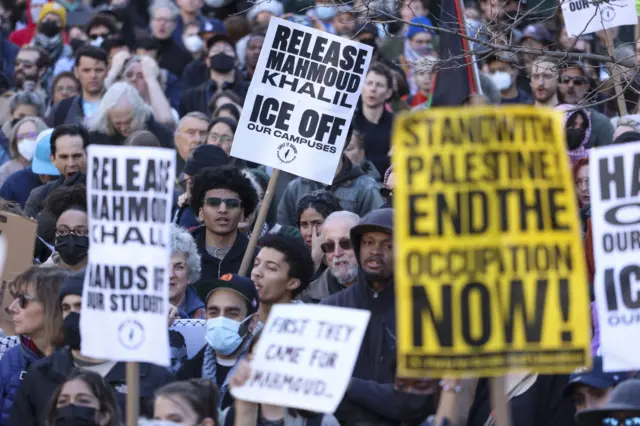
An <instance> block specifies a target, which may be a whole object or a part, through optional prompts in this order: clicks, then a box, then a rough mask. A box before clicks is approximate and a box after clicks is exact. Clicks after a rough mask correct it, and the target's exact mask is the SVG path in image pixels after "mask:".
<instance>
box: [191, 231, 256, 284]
mask: <svg viewBox="0 0 640 426" xmlns="http://www.w3.org/2000/svg"><path fill="white" fill-rule="evenodd" d="M206 234H207V230H206V228H205V226H204V225H203V226H200V227H198V228H196V229H194V230H193V231H191V235H193V238H194V239H195V240H196V245H197V246H198V253H200V258H201V265H202V270H201V273H200V280H199V281H197V282H195V283H193V284H192V285H193V286H194V288H195V289H196V291H197V290H198V288H199V287H200V285H203V284H206V283H208V282H210V281H211V280H215V279H217V278H220V277H221V276H223V275H224V274H237V273H238V271H239V270H240V265H241V264H242V257H243V256H244V252H245V251H246V250H247V246H248V245H249V238H247V236H246V235H244V234H243V233H242V232H238V236H237V237H236V241H235V242H234V243H233V246H232V247H231V250H229V253H227V255H226V256H225V257H224V259H222V260H220V259H218V258H217V257H214V256H211V255H210V254H209V252H208V251H207V243H206ZM254 257H255V254H254ZM252 264H253V263H252ZM198 293H199V292H198Z"/></svg>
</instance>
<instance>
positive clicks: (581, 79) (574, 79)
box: [560, 76, 589, 86]
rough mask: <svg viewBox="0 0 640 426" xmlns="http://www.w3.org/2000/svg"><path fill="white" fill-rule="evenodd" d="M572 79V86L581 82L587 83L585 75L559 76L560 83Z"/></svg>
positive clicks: (579, 84)
mask: <svg viewBox="0 0 640 426" xmlns="http://www.w3.org/2000/svg"><path fill="white" fill-rule="evenodd" d="M572 81H573V85H574V86H582V85H583V84H587V83H588V82H589V81H588V80H587V77H570V76H564V77H560V83H562V84H569V83H570V82H572Z"/></svg>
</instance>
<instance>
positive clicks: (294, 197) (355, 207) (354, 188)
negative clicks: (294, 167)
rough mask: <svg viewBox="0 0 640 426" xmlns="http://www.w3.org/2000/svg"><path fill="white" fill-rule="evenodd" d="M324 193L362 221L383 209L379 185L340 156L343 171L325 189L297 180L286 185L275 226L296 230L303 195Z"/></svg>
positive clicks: (310, 182)
mask: <svg viewBox="0 0 640 426" xmlns="http://www.w3.org/2000/svg"><path fill="white" fill-rule="evenodd" d="M319 189H326V190H327V191H329V192H331V193H333V195H335V196H336V198H337V199H338V201H340V205H341V206H342V208H343V209H344V210H348V211H350V212H353V213H356V214H358V215H360V216H361V217H362V216H364V215H365V214H367V213H369V212H370V211H371V210H374V209H377V208H379V207H380V206H382V203H383V200H382V196H381V195H380V184H379V183H378V182H376V181H375V180H373V179H372V178H371V177H369V176H367V175H365V174H364V172H363V171H362V169H361V168H360V166H358V165H354V164H352V163H351V160H349V159H348V158H347V157H346V156H344V155H343V156H342V168H341V169H340V172H339V173H338V175H337V176H336V177H335V178H334V179H333V183H332V184H331V185H329V186H326V185H324V184H322V183H319V182H315V181H311V180H308V179H303V178H301V177H298V178H296V179H294V180H293V181H291V182H290V183H289V185H287V189H286V190H285V192H284V194H283V196H282V199H281V200H280V204H279V205H278V223H279V224H280V225H289V226H296V209H297V208H298V203H299V202H300V200H301V199H302V197H304V196H305V195H307V194H309V193H311V192H313V191H317V190H319Z"/></svg>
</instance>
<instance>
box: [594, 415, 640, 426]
mask: <svg viewBox="0 0 640 426" xmlns="http://www.w3.org/2000/svg"><path fill="white" fill-rule="evenodd" d="M636 425H640V417H638V416H634V417H627V416H625V418H624V419H617V418H615V417H605V418H604V419H602V426H636Z"/></svg>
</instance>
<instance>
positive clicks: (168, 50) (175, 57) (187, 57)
mask: <svg viewBox="0 0 640 426" xmlns="http://www.w3.org/2000/svg"><path fill="white" fill-rule="evenodd" d="M156 41H157V42H158V46H159V47H160V50H159V51H158V66H159V67H160V68H163V69H165V70H167V71H169V72H170V73H171V74H173V75H175V76H176V77H178V78H180V77H182V72H183V71H184V67H185V66H187V64H188V63H189V62H191V61H192V60H193V56H191V54H190V53H189V52H187V51H186V50H185V49H183V48H182V47H180V46H179V45H178V44H177V43H176V42H175V41H174V40H173V38H171V37H170V38H168V39H166V40H156Z"/></svg>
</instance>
